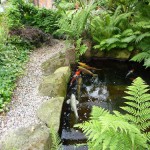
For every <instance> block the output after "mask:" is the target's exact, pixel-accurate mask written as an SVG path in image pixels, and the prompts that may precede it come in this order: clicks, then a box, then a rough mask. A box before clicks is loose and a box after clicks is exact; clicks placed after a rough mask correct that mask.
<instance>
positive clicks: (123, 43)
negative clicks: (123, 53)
mask: <svg viewBox="0 0 150 150" xmlns="http://www.w3.org/2000/svg"><path fill="white" fill-rule="evenodd" d="M73 4H74V7H72V6H73ZM57 7H58V9H60V10H61V11H62V17H61V18H60V20H59V23H58V25H59V28H60V29H59V30H58V32H57V33H59V34H65V35H66V37H67V38H68V39H71V40H73V43H74V45H75V47H76V42H77V40H78V39H82V40H83V39H90V40H91V41H92V45H93V48H94V49H97V50H100V51H111V50H113V49H118V50H120V49H128V50H129V51H135V50H136V51H137V52H138V53H139V54H138V55H136V56H135V57H133V58H132V59H131V60H133V61H137V62H141V61H143V60H144V66H146V67H149V66H150V48H149V37H150V14H149V10H150V2H149V1H148V0H142V1H138V0H131V1H129V0H119V1H114V0H103V1H100V0H98V1H93V0H89V1H83V0H79V1H75V0H69V1H67V0H66V1H62V2H60V3H58V4H57ZM81 43H82V42H81ZM81 46H82V44H81ZM78 50H80V51H81V53H80V52H78V51H77V54H83V53H84V52H85V51H86V48H84V49H83V48H81V49H79V48H78ZM77 58H78V57H77Z"/></svg>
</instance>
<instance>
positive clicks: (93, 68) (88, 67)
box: [78, 62, 101, 70]
mask: <svg viewBox="0 0 150 150" xmlns="http://www.w3.org/2000/svg"><path fill="white" fill-rule="evenodd" d="M78 64H79V65H80V66H82V67H84V68H86V69H92V70H101V69H97V68H95V67H91V66H89V65H87V64H86V63H82V62H78Z"/></svg>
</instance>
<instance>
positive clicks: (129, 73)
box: [126, 69, 134, 78]
mask: <svg viewBox="0 0 150 150" xmlns="http://www.w3.org/2000/svg"><path fill="white" fill-rule="evenodd" d="M133 72H134V69H131V70H130V71H129V72H128V73H127V74H126V78H127V77H128V76H129V75H131V74H132V73H133Z"/></svg>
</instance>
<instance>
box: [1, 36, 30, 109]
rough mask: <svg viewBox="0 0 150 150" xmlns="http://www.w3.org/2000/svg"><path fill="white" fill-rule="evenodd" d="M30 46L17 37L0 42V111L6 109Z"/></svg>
mask: <svg viewBox="0 0 150 150" xmlns="http://www.w3.org/2000/svg"><path fill="white" fill-rule="evenodd" d="M30 49H31V46H30V45H29V44H28V43H26V42H24V41H22V40H21V39H20V38H19V37H11V38H8V39H7V42H6V41H5V43H1V44H0V111H3V110H7V104H8V103H9V102H10V100H11V96H12V92H13V90H14V88H15V82H16V79H17V77H18V76H20V75H21V74H22V72H23V69H24V68H23V64H24V63H25V62H26V61H27V58H28V53H29V50H30Z"/></svg>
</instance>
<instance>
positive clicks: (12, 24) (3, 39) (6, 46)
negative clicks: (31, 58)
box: [0, 0, 60, 112]
mask: <svg viewBox="0 0 150 150" xmlns="http://www.w3.org/2000/svg"><path fill="white" fill-rule="evenodd" d="M8 6H9V8H8V9H7V10H6V11H5V12H4V13H1V14H0V112H1V111H4V110H7V109H8V105H7V104H8V103H9V102H10V100H11V96H12V93H13V90H14V88H15V86H16V85H15V83H16V80H17V78H18V77H19V76H20V75H21V74H22V73H23V66H24V65H23V64H24V63H25V62H26V61H27V60H28V55H29V54H30V51H31V50H32V49H33V48H34V47H37V46H40V44H39V43H40V42H41V41H38V40H37V39H39V40H41V37H42V38H44V36H47V34H48V33H49V34H51V33H53V32H54V31H55V30H56V29H58V27H57V18H58V17H59V16H60V15H59V13H57V12H56V11H53V10H47V9H38V8H37V7H35V6H33V4H29V3H25V2H24V1H23V0H12V1H10V3H8ZM40 29H41V30H42V31H43V32H42V31H41V30H40ZM43 41H44V39H43Z"/></svg>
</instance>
